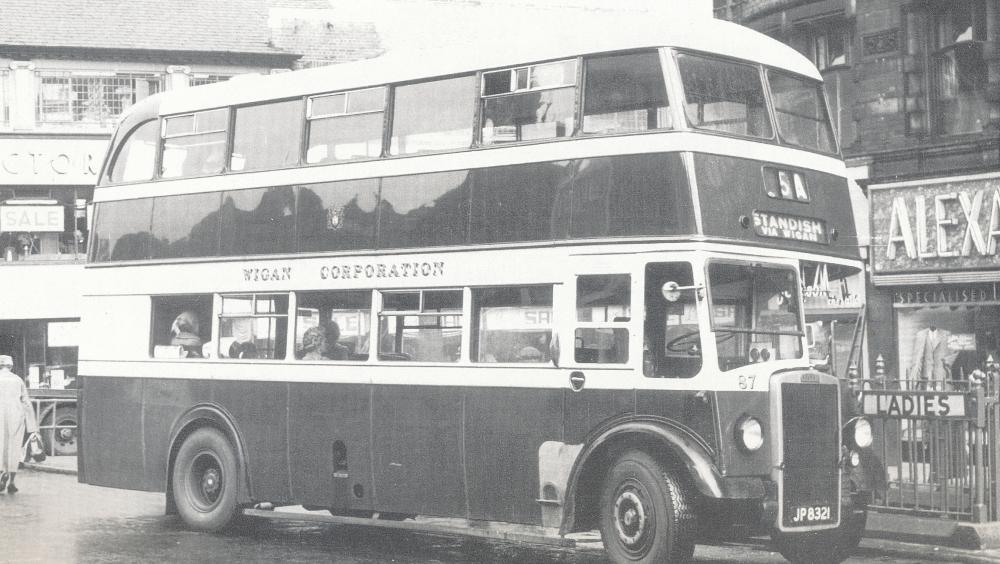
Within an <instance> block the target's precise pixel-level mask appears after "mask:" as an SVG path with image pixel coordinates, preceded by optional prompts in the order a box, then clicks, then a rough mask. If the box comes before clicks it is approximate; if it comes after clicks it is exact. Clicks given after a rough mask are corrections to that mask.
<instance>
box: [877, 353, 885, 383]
mask: <svg viewBox="0 0 1000 564" xmlns="http://www.w3.org/2000/svg"><path fill="white" fill-rule="evenodd" d="M875 379H876V380H881V381H883V382H884V381H885V359H884V358H882V355H881V353H880V354H879V355H878V356H876V357H875Z"/></svg>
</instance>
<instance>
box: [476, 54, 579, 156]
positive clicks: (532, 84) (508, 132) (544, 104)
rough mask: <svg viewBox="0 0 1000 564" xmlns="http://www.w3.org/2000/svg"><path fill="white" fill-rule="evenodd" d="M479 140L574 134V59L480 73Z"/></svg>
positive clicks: (494, 140) (526, 138) (497, 141)
mask: <svg viewBox="0 0 1000 564" xmlns="http://www.w3.org/2000/svg"><path fill="white" fill-rule="evenodd" d="M482 99H483V111H482V115H483V117H482V119H483V125H482V143H483V144H484V145H493V144H498V143H510V142H513V141H529V140H533V139H551V138H554V137H568V136H570V135H572V134H573V128H574V122H573V112H574V109H575V104H576V61H575V60H571V61H559V62H554V63H545V64H540V65H532V66H526V67H518V68H513V69H505V70H500V71H491V72H486V73H483V84H482Z"/></svg>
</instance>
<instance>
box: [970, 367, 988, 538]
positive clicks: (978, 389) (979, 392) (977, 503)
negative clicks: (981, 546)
mask: <svg viewBox="0 0 1000 564" xmlns="http://www.w3.org/2000/svg"><path fill="white" fill-rule="evenodd" d="M972 391H973V392H975V398H976V428H975V430H974V431H973V433H974V435H975V438H974V439H973V441H972V444H973V448H974V450H975V458H976V463H975V472H976V492H975V496H976V497H975V499H974V500H973V504H972V520H973V521H974V522H976V523H985V522H986V521H987V520H988V519H989V515H988V513H987V510H986V465H985V461H984V460H983V436H984V435H983V428H984V427H986V394H985V391H984V390H983V385H982V382H980V381H978V380H973V382H972Z"/></svg>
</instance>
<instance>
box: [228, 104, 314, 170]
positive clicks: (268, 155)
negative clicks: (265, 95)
mask: <svg viewBox="0 0 1000 564" xmlns="http://www.w3.org/2000/svg"><path fill="white" fill-rule="evenodd" d="M301 143H302V100H289V101H285V102H269V103H267V104H259V105H256V106H245V107H242V108H236V117H235V119H234V124H233V154H232V155H231V156H230V161H229V169H230V170H234V171H239V170H261V169H274V168H284V167H288V166H294V165H296V164H298V163H299V146H300V145H301Z"/></svg>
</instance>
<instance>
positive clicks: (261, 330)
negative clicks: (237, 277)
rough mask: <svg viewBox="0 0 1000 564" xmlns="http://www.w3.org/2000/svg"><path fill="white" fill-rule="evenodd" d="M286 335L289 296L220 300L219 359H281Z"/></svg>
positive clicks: (235, 297) (241, 297) (234, 297)
mask: <svg viewBox="0 0 1000 564" xmlns="http://www.w3.org/2000/svg"><path fill="white" fill-rule="evenodd" d="M287 332H288V296H287V295H285V294H276V295H268V294H250V295H242V296H223V297H222V312H221V313H220V314H219V349H218V354H219V358H231V359H241V360H244V359H254V358H262V359H279V360H280V359H283V358H285V335H286V334H287Z"/></svg>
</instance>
